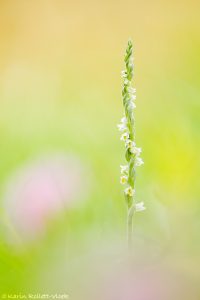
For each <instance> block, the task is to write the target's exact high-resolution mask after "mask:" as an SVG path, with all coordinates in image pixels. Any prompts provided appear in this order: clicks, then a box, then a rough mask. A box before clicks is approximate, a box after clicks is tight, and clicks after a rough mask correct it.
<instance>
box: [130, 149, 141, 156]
mask: <svg viewBox="0 0 200 300" xmlns="http://www.w3.org/2000/svg"><path fill="white" fill-rule="evenodd" d="M130 152H131V153H133V154H135V155H137V156H138V155H140V153H141V152H142V149H141V148H138V147H131V148H130Z"/></svg>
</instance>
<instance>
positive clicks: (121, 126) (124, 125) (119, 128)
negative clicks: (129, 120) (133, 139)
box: [117, 123, 127, 131]
mask: <svg viewBox="0 0 200 300" xmlns="http://www.w3.org/2000/svg"><path fill="white" fill-rule="evenodd" d="M117 128H118V130H119V131H125V130H127V127H126V124H123V123H120V124H118V125H117Z"/></svg>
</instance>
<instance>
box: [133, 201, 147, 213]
mask: <svg viewBox="0 0 200 300" xmlns="http://www.w3.org/2000/svg"><path fill="white" fill-rule="evenodd" d="M145 209H146V207H145V206H144V202H138V203H136V204H135V210H136V211H143V210H145Z"/></svg>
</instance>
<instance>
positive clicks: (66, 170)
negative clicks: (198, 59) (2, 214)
mask: <svg viewBox="0 0 200 300" xmlns="http://www.w3.org/2000/svg"><path fill="white" fill-rule="evenodd" d="M87 190H88V172H87V171H86V169H85V167H84V166H83V164H82V163H81V162H80V160H79V159H78V158H76V157H75V156H71V155H67V154H63V153H56V154H49V155H43V156H41V157H39V158H36V159H35V160H33V161H31V162H29V163H27V164H25V165H24V166H21V167H19V169H18V170H17V171H16V172H15V173H14V174H13V175H12V177H11V178H9V179H8V180H7V183H6V188H5V195H4V202H5V210H6V215H7V218H8V220H9V222H10V224H11V226H12V228H13V229H14V230H15V231H16V233H17V234H18V235H19V236H20V238H22V239H25V240H27V239H28V240H30V239H33V238H36V237H37V236H40V235H41V234H42V233H44V231H45V228H46V225H47V224H48V223H49V222H50V221H51V220H52V219H53V218H54V217H56V216H57V215H58V213H60V212H61V211H64V210H69V209H70V208H72V207H74V206H76V205H79V204H80V200H82V199H83V198H84V196H85V195H86V193H87Z"/></svg>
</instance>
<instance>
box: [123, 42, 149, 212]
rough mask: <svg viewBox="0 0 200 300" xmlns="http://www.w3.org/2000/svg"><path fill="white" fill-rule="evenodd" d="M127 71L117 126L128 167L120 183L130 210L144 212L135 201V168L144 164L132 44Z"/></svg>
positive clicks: (124, 72)
mask: <svg viewBox="0 0 200 300" xmlns="http://www.w3.org/2000/svg"><path fill="white" fill-rule="evenodd" d="M125 63H126V70H125V71H122V78H123V81H124V82H123V90H122V96H123V104H124V110H125V114H124V117H123V118H122V119H121V122H120V124H118V125H117V127H118V129H119V131H120V132H121V133H122V135H121V138H120V139H121V140H122V141H123V142H124V144H125V150H126V155H125V156H126V160H127V165H123V166H120V167H121V178H120V183H121V184H123V185H126V188H125V190H124V193H125V197H126V198H127V202H128V206H129V208H130V207H131V206H133V205H134V209H135V211H142V210H144V209H145V207H144V203H143V202H139V203H136V202H135V201H133V197H134V194H135V188H134V187H135V168H136V167H139V166H141V165H142V164H143V163H144V162H143V160H142V158H141V157H140V154H141V152H142V150H141V148H138V147H136V143H135V128H134V109H135V108H136V105H135V102H134V101H135V99H136V95H135V92H136V90H135V89H134V88H133V87H132V86H131V80H132V77H133V58H132V43H131V42H129V44H128V48H127V51H126V56H125Z"/></svg>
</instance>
